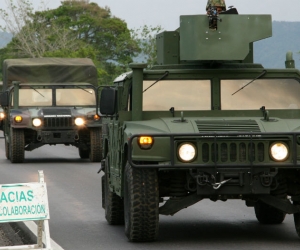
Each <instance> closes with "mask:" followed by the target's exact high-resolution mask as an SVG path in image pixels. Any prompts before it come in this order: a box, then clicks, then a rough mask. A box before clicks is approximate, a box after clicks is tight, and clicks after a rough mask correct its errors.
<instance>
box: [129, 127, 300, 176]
mask: <svg viewBox="0 0 300 250" xmlns="http://www.w3.org/2000/svg"><path fill="white" fill-rule="evenodd" d="M140 136H151V137H153V140H154V144H153V147H152V148H151V149H150V150H143V149H140V148H139V146H138V143H137V138H138V137H140ZM155 141H156V142H157V143H156V144H155ZM277 141H279V142H284V143H286V144H287V145H288V147H289V157H288V158H287V159H286V160H285V161H283V162H276V161H274V160H272V159H271V157H270V154H269V147H270V144H271V143H274V142H277ZM183 142H191V143H193V144H194V145H195V146H196V148H197V155H198V156H197V158H196V159H195V160H194V161H193V162H190V163H184V162H181V161H180V160H179V157H178V154H177V147H178V145H179V144H181V143H183ZM128 161H129V163H130V164H131V165H132V166H133V167H136V168H149V167H152V168H153V167H155V168H161V169H167V168H176V169H178V168H180V169H191V168H196V169H203V170H204V169H212V168H213V169H215V170H217V169H219V168H221V169H224V168H245V169H250V170H251V172H254V170H255V168H257V167H259V168H285V169H288V168H292V169H294V168H299V169H300V132H297V133H296V132H288V133H262V132H259V133H258V132H257V133H252V132H248V133H245V132H230V133H197V134H195V133H193V134H184V133H182V134H135V135H133V136H131V137H130V138H129V139H128Z"/></svg>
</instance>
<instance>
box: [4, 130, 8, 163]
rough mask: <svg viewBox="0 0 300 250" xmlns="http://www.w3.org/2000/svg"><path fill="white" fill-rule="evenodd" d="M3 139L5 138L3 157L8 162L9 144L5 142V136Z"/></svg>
mask: <svg viewBox="0 0 300 250" xmlns="http://www.w3.org/2000/svg"><path fill="white" fill-rule="evenodd" d="M4 138H5V156H6V159H7V160H9V143H8V142H7V140H6V136H5V135H4Z"/></svg>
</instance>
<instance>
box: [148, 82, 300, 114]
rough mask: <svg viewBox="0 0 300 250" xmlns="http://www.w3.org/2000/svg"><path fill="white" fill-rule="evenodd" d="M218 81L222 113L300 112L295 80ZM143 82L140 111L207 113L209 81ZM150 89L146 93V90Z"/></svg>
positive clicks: (209, 104)
mask: <svg viewBox="0 0 300 250" xmlns="http://www.w3.org/2000/svg"><path fill="white" fill-rule="evenodd" d="M251 81H252V79H233V80H220V85H221V96H220V99H221V109H222V110H257V109H259V108H260V107H262V106H265V107H266V108H267V109H298V108H300V98H299V93H300V83H299V82H298V81H297V80H295V79H258V80H255V81H254V82H252V83H251V84H249V85H248V86H246V87H245V88H244V89H242V90H240V91H239V92H237V93H236V94H234V95H232V94H233V93H234V92H236V91H237V90H239V89H240V88H242V87H243V86H245V85H247V84H248V83H249V82H251ZM152 84H153V81H144V84H143V89H144V91H145V90H146V91H145V92H144V93H143V110H144V111H159V110H165V111H166V110H169V109H170V108H171V107H174V108H175V110H211V106H212V104H211V81H210V80H162V81H159V82H157V83H156V84H155V85H153V86H152V87H150V86H151V85H152ZM148 87H150V88H149V89H147V88H148Z"/></svg>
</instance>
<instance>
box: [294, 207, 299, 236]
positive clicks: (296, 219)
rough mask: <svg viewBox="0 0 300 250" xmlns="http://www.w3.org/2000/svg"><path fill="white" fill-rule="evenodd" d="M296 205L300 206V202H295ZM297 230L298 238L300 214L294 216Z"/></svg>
mask: <svg viewBox="0 0 300 250" xmlns="http://www.w3.org/2000/svg"><path fill="white" fill-rule="evenodd" d="M294 205H300V202H294ZM294 222H295V228H296V232H297V234H298V236H299V237H300V213H296V214H294Z"/></svg>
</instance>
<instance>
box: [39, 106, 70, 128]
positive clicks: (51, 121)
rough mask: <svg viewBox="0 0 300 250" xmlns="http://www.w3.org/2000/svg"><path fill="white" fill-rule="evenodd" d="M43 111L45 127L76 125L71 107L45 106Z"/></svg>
mask: <svg viewBox="0 0 300 250" xmlns="http://www.w3.org/2000/svg"><path fill="white" fill-rule="evenodd" d="M42 112H43V115H44V128H69V127H72V126H73V125H74V124H73V118H72V114H71V110H70V109H62V108H45V109H43V111H42Z"/></svg>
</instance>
